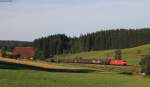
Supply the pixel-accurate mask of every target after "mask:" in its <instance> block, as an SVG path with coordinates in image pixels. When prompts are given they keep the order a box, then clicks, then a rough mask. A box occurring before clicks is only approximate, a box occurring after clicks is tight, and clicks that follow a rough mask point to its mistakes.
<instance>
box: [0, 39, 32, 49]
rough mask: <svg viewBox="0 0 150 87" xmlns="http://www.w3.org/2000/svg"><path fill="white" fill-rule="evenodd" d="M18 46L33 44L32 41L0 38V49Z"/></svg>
mask: <svg viewBox="0 0 150 87" xmlns="http://www.w3.org/2000/svg"><path fill="white" fill-rule="evenodd" d="M18 46H23V47H26V46H32V42H28V41H13V40H0V49H6V50H12V49H13V48H14V47H18Z"/></svg>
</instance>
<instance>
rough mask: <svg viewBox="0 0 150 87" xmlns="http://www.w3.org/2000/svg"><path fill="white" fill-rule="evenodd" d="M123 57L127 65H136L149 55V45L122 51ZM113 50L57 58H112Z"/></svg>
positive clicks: (64, 55)
mask: <svg viewBox="0 0 150 87" xmlns="http://www.w3.org/2000/svg"><path fill="white" fill-rule="evenodd" d="M122 53H123V57H124V59H126V60H127V62H128V63H129V64H138V63H139V61H140V59H141V58H142V56H143V55H146V54H150V44H148V45H142V46H139V47H134V48H127V49H122ZM113 56H114V50H105V51H91V52H81V53H75V54H63V55H59V56H57V57H58V58H77V57H82V58H88V59H89V58H96V59H98V58H100V57H113Z"/></svg>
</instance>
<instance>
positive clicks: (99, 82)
mask: <svg viewBox="0 0 150 87" xmlns="http://www.w3.org/2000/svg"><path fill="white" fill-rule="evenodd" d="M149 82H150V78H149V77H141V76H130V75H122V74H116V73H84V74H83V73H58V72H44V71H34V70H9V69H0V87H150V84H149Z"/></svg>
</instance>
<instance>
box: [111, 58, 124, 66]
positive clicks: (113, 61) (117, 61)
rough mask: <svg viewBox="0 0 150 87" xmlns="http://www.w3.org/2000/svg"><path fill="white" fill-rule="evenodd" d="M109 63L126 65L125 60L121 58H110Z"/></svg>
mask: <svg viewBox="0 0 150 87" xmlns="http://www.w3.org/2000/svg"><path fill="white" fill-rule="evenodd" d="M110 65H127V62H126V61H125V60H124V59H121V60H115V59H111V61H110Z"/></svg>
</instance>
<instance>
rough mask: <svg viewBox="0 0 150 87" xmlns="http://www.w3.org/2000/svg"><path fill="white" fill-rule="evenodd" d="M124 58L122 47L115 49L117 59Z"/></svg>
mask: <svg viewBox="0 0 150 87" xmlns="http://www.w3.org/2000/svg"><path fill="white" fill-rule="evenodd" d="M121 58H122V51H121V50H120V49H118V50H116V51H115V59H116V60H120V59H121Z"/></svg>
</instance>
